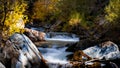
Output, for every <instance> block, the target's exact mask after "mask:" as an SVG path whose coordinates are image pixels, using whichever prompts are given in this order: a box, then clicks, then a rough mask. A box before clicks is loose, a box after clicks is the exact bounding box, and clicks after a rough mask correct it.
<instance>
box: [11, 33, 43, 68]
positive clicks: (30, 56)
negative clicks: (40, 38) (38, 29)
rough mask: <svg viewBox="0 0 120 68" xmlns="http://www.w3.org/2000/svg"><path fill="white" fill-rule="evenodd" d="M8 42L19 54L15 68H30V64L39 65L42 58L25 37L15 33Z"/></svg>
mask: <svg viewBox="0 0 120 68" xmlns="http://www.w3.org/2000/svg"><path fill="white" fill-rule="evenodd" d="M10 41H11V42H12V46H13V47H14V48H15V49H16V50H17V51H18V52H19V57H18V61H17V62H16V65H15V68H25V66H27V67H28V68H31V67H32V66H31V65H30V63H40V61H41V59H42V56H41V55H40V52H39V51H38V49H37V47H36V46H35V45H34V44H33V43H32V41H31V40H30V39H29V38H28V37H27V36H25V35H24V34H18V33H16V34H14V35H12V36H11V37H10ZM36 66H37V65H36Z"/></svg>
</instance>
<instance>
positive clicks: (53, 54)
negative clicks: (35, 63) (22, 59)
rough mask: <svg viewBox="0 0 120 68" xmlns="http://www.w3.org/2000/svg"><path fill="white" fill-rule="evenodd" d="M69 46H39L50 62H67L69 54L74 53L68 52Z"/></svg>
mask: <svg viewBox="0 0 120 68" xmlns="http://www.w3.org/2000/svg"><path fill="white" fill-rule="evenodd" d="M66 48H67V47H62V48H57V47H54V46H53V47H52V48H38V49H39V50H40V52H41V53H42V55H43V57H44V58H45V59H46V60H47V61H48V62H49V63H60V64H66V63H68V61H67V57H66V56H67V55H69V54H72V53H71V52H66V51H65V50H66Z"/></svg>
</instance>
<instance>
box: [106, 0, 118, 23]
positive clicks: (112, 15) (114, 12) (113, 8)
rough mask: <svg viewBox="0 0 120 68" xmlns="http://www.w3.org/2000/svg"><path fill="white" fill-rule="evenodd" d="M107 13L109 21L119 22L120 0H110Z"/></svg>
mask: <svg viewBox="0 0 120 68" xmlns="http://www.w3.org/2000/svg"><path fill="white" fill-rule="evenodd" d="M105 12H106V13H107V15H106V16H105V17H106V20H108V21H109V22H117V19H120V0H110V3H109V4H108V6H106V8H105Z"/></svg>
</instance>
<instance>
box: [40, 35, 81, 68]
mask: <svg viewBox="0 0 120 68" xmlns="http://www.w3.org/2000/svg"><path fill="white" fill-rule="evenodd" d="M45 40H46V41H48V42H52V45H51V44H50V45H49V44H46V45H48V46H50V47H46V48H42V47H39V48H38V49H39V51H40V52H41V53H42V55H43V57H44V58H45V59H46V60H47V61H48V62H47V64H48V66H49V68H71V66H72V65H71V64H70V63H69V61H68V60H67V57H66V56H67V55H70V54H72V52H66V49H67V47H66V46H65V45H66V44H64V43H67V44H71V43H75V42H78V41H79V38H78V37H76V36H75V35H74V34H68V33H49V34H47V36H46V37H45Z"/></svg>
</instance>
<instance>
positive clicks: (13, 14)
mask: <svg viewBox="0 0 120 68" xmlns="http://www.w3.org/2000/svg"><path fill="white" fill-rule="evenodd" d="M26 7H27V4H26V3H24V2H22V3H19V1H17V2H15V3H14V7H12V8H13V10H14V11H10V12H8V13H7V15H6V19H5V22H4V26H3V31H2V37H3V38H4V39H7V38H8V37H9V36H11V35H12V34H13V33H15V32H21V31H23V29H24V26H25V22H26V21H27V20H28V19H27V16H26V15H24V12H25V8H26Z"/></svg>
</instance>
